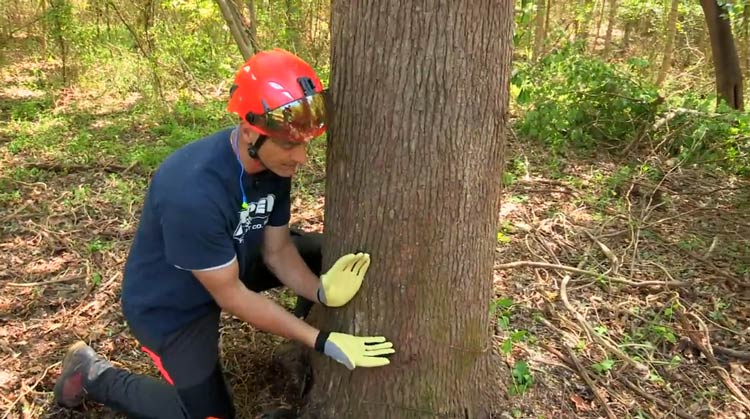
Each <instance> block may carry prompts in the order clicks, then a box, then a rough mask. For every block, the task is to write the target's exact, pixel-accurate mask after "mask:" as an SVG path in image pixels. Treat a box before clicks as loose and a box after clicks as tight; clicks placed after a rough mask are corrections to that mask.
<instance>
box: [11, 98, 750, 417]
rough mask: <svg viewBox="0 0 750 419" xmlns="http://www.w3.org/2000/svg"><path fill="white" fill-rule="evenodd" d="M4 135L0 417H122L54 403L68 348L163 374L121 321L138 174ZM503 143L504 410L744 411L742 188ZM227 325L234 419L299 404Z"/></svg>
mask: <svg viewBox="0 0 750 419" xmlns="http://www.w3.org/2000/svg"><path fill="white" fill-rule="evenodd" d="M11 100H17V98H13V97H12V96H11V94H10V93H9V91H8V90H7V89H6V91H5V93H3V96H2V97H0V102H3V103H8V102H9V101H11ZM3 106H4V105H3ZM5 110H7V108H6V109H5ZM8 120H9V119H8V117H7V115H5V116H3V119H2V121H3V123H7V122H8ZM16 140H17V138H15V137H14V135H13V134H12V133H10V132H9V131H8V130H5V131H4V132H3V134H0V179H1V180H2V182H1V183H0V186H2V190H0V192H2V193H4V194H10V195H12V196H13V199H9V200H6V201H0V202H3V204H2V206H0V225H1V226H2V230H0V287H1V288H0V289H1V291H0V419H3V418H79V417H87V418H109V417H119V416H118V415H116V414H115V413H113V412H111V411H109V410H107V409H104V408H102V407H101V406H98V405H96V404H85V405H84V406H82V407H81V408H80V409H77V410H75V411H66V410H62V409H60V408H58V407H56V406H53V404H52V403H51V402H52V393H51V391H52V388H53V386H54V382H55V379H56V378H57V376H58V374H59V371H60V360H61V358H62V355H63V353H64V351H65V348H66V347H67V346H68V345H69V344H70V343H72V342H74V341H75V340H77V339H83V340H85V341H86V342H88V343H89V344H90V345H92V346H93V347H94V348H95V349H96V351H97V352H99V353H100V354H101V355H103V356H105V357H107V358H108V359H110V360H112V362H113V363H115V364H116V365H118V366H122V367H126V368H128V369H131V370H133V371H136V372H141V373H146V374H152V375H154V376H156V375H157V371H156V369H155V368H154V367H153V366H152V364H151V362H150V360H149V359H148V357H147V356H146V355H145V354H143V353H142V352H141V351H140V350H139V347H138V345H137V342H136V341H135V340H134V338H133V337H132V336H131V335H130V333H129V332H128V330H127V328H126V326H125V324H124V321H123V317H122V314H121V313H120V310H119V291H120V282H121V279H122V273H121V271H122V267H123V263H124V260H125V258H126V255H127V251H128V248H129V245H130V242H131V240H132V238H133V234H134V231H135V227H136V225H137V222H138V214H139V211H140V209H139V205H140V202H141V201H140V200H141V199H142V198H141V196H140V193H139V192H140V191H142V189H143V187H144V186H145V184H146V181H147V178H148V174H147V173H142V172H140V171H138V170H131V169H132V168H131V167H124V168H123V167H116V166H114V165H113V166H108V167H104V168H103V167H102V166H101V165H98V166H97V165H91V166H86V165H67V166H66V165H63V164H61V163H60V162H53V161H51V162H44V161H43V160H42V161H40V159H39V158H38V155H35V154H34V153H31V152H24V151H21V152H18V151H17V150H12V149H11V144H13V143H14V141H16ZM507 149H508V168H507V171H508V173H509V174H508V175H507V176H504V180H505V181H506V183H507V184H508V186H507V187H506V190H505V192H504V197H503V205H502V209H501V211H500V214H499V215H500V224H499V226H498V230H499V233H498V245H497V250H496V256H497V257H496V266H495V286H496V295H497V302H496V304H495V305H494V313H495V315H496V316H495V317H496V318H497V326H496V328H495V329H496V335H495V340H496V342H497V350H498V352H499V353H501V354H502V358H503V359H504V362H505V364H506V366H507V368H508V369H509V370H511V371H514V372H517V373H518V374H517V375H515V382H509V383H507V388H510V389H514V390H515V391H514V392H513V394H507V395H506V397H507V400H508V406H509V407H508V409H507V411H506V412H498V417H503V418H542V417H543V418H559V417H565V418H574V417H575V418H599V417H609V418H615V417H617V418H620V417H637V418H663V417H682V418H693V417H697V418H738V419H740V418H747V417H748V415H750V401H748V398H749V397H750V343H749V341H750V320H748V318H749V316H750V287H749V284H750V241H749V239H748V238H749V237H750V212H749V209H750V183H748V182H747V181H746V180H741V179H736V178H732V177H727V176H724V175H719V174H717V173H714V172H711V171H708V170H705V169H701V168H696V167H689V166H684V165H681V164H679V163H675V162H674V161H667V162H665V161H662V160H660V159H658V158H657V157H651V158H648V159H647V158H645V157H642V158H641V160H642V161H643V162H646V163H647V164H648V165H647V167H646V166H644V165H642V166H640V169H638V170H635V171H629V172H627V173H624V172H623V171H622V169H621V167H622V164H621V165H615V164H613V163H611V160H612V159H611V158H610V157H608V156H588V157H585V158H584V157H581V156H577V157H574V156H568V157H564V158H561V157H556V158H555V159H551V157H550V156H549V155H546V154H545V149H544V148H543V147H540V146H535V145H532V144H526V143H523V142H520V141H518V140H515V139H512V140H511V143H510V144H509V147H507ZM19 168H24V170H25V172H23V173H21V174H19V170H18V169H19ZM307 179H308V180H309V179H312V177H308V178H307ZM309 182H318V183H319V182H320V179H319V178H317V179H314V180H309ZM80 185H86V189H85V193H84V192H81V188H80ZM297 186H298V187H297V188H296V189H295V191H296V193H298V195H299V196H298V197H297V199H296V200H295V203H294V209H293V212H294V217H293V223H295V224H297V225H299V226H300V227H302V228H303V229H306V230H318V231H319V230H321V229H322V221H323V204H324V202H323V198H322V197H321V196H320V193H319V190H318V189H319V188H318V189H316V188H314V187H311V184H310V183H301V184H298V185H297ZM121 188H125V189H121ZM302 190H304V196H303V194H302V192H300V191H302ZM311 191H312V192H311ZM272 296H273V297H274V298H277V299H278V300H279V301H281V302H282V303H283V304H288V300H289V299H288V297H287V296H285V295H284V294H282V293H275V294H273V295H272ZM223 324H224V326H223V329H222V354H223V359H224V362H225V366H226V371H227V376H228V379H229V382H230V383H231V385H232V387H233V391H234V394H235V398H236V404H237V408H238V411H239V412H241V417H247V418H254V417H259V415H260V414H261V412H263V411H264V410H265V409H267V408H270V407H276V406H279V405H284V404H287V403H294V402H295V397H293V396H290V394H289V391H288V389H287V388H286V385H285V382H284V381H283V378H282V377H284V374H283V371H280V369H279V366H278V365H277V364H276V363H275V362H274V353H275V351H276V350H277V349H278V348H279V347H280V344H281V343H282V341H281V340H280V339H278V338H274V337H272V336H270V335H268V334H265V333H259V332H257V331H255V330H253V329H252V328H250V327H249V326H247V325H244V324H242V323H241V322H239V321H237V320H234V319H231V318H228V317H226V318H225V319H224V323H223ZM524 365H525V366H527V368H526V369H524V368H523V366H524ZM498 391H505V389H504V388H503V389H502V390H500V389H499V390H498Z"/></svg>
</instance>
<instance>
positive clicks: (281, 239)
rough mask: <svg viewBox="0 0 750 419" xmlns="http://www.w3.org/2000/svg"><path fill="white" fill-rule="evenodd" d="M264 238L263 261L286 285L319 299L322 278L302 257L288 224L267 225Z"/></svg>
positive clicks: (306, 295)
mask: <svg viewBox="0 0 750 419" xmlns="http://www.w3.org/2000/svg"><path fill="white" fill-rule="evenodd" d="M264 234H265V236H264V238H263V261H264V262H265V264H266V266H267V267H268V269H270V270H271V272H273V274H274V275H276V277H277V278H278V279H279V281H281V282H282V283H283V284H284V285H286V286H287V287H289V288H291V289H292V290H293V291H294V292H295V293H296V294H297V295H301V296H303V297H305V298H307V299H308V300H310V301H315V302H317V301H318V288H320V278H318V276H317V275H315V273H314V272H313V271H311V270H310V268H309V267H308V266H307V264H306V263H305V260H304V259H302V256H300V254H299V252H298V251H297V247H296V246H295V245H294V242H293V241H292V238H291V235H290V234H289V227H288V226H286V225H285V226H279V227H272V226H266V228H265V233H264Z"/></svg>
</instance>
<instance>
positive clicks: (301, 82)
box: [54, 50, 394, 419]
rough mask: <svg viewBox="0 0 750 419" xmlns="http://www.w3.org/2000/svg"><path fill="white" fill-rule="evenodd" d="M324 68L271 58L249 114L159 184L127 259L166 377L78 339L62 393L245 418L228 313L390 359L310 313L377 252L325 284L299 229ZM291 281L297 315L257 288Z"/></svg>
mask: <svg viewBox="0 0 750 419" xmlns="http://www.w3.org/2000/svg"><path fill="white" fill-rule="evenodd" d="M323 93H324V91H323V86H322V84H321V82H320V80H319V78H318V76H317V75H316V74H315V71H314V70H313V69H312V67H310V65H308V64H307V63H305V62H304V61H303V60H301V59H300V58H299V57H296V56H295V55H293V54H291V53H288V52H286V51H283V50H273V51H267V52H260V53H258V54H256V55H254V56H253V57H251V58H250V59H249V60H248V61H247V62H246V63H245V64H244V65H243V66H242V67H241V68H240V69H239V71H238V72H237V74H236V76H235V80H234V86H233V87H232V90H231V97H230V100H229V104H228V110H229V111H230V112H233V113H235V114H237V115H238V116H239V117H240V120H241V122H240V123H239V125H238V126H237V127H236V128H234V129H227V130H223V131H220V132H218V133H216V134H214V135H211V136H209V137H206V138H204V139H202V140H199V141H196V142H193V143H191V144H188V145H186V146H185V147H183V148H181V149H180V150H177V151H176V152H174V153H173V154H172V155H171V156H169V157H168V158H167V159H166V160H165V161H164V162H163V163H162V165H161V166H160V167H159V169H158V170H157V171H156V173H155V174H154V176H153V179H152V180H151V183H150V185H149V190H148V193H147V195H146V199H145V202H144V208H143V213H142V215H141V219H140V223H139V226H138V231H137V233H136V236H135V239H134V241H133V244H132V248H131V250H130V254H129V257H128V260H127V262H126V264H125V274H124V281H123V286H122V306H123V313H124V315H125V318H126V320H127V322H128V325H129V327H130V330H131V331H132V333H133V335H134V336H135V337H136V338H137V339H138V341H139V342H140V344H141V345H142V347H143V350H144V351H145V352H146V353H147V354H148V355H149V356H150V357H151V358H152V359H153V361H154V363H155V364H156V366H157V367H158V369H159V370H160V372H161V374H162V376H163V378H164V380H163V381H162V380H157V379H154V378H151V377H147V376H142V375H136V374H133V373H130V372H128V371H125V370H122V369H119V368H115V367H114V366H112V365H111V364H110V363H109V362H108V361H106V360H104V359H102V358H101V357H99V356H97V355H96V354H95V353H94V351H93V349H91V348H90V347H89V346H87V345H86V344H85V343H83V342H78V343H76V344H74V345H72V346H71V347H70V348H69V350H68V353H67V354H66V356H65V359H64V360H63V365H62V373H61V375H60V377H59V379H58V381H57V383H56V385H55V389H54V394H55V399H56V401H57V402H58V403H59V404H61V405H63V406H67V407H75V406H77V405H79V404H80V403H81V402H82V401H83V399H84V396H85V397H86V398H87V399H89V400H93V401H97V402H100V403H103V404H105V405H107V406H109V407H111V408H113V409H116V410H119V411H122V412H125V413H127V414H128V415H130V416H135V417H141V418H183V417H188V418H200V419H204V418H222V419H223V418H232V417H234V414H235V412H234V408H233V404H232V398H231V396H230V393H229V391H228V390H227V386H226V383H225V381H224V377H223V373H222V366H221V362H220V359H219V348H218V344H219V317H220V312H221V310H225V311H227V312H229V313H231V314H233V315H234V316H236V317H237V318H239V319H241V320H244V321H246V322H247V323H249V324H251V325H253V326H254V327H256V328H258V329H260V330H263V331H266V332H270V333H274V334H277V335H279V336H283V337H285V338H288V339H291V340H295V341H299V342H301V343H303V344H305V345H307V346H308V347H311V348H315V350H317V351H318V352H321V353H323V354H325V355H327V356H329V357H331V358H333V359H334V360H336V361H338V362H340V363H342V364H344V365H345V366H346V367H347V368H349V369H353V368H355V367H358V366H359V367H375V366H383V365H386V364H388V363H389V361H388V359H387V358H385V357H384V355H388V354H392V353H394V349H393V345H392V344H391V343H390V342H387V341H386V340H385V338H383V337H356V336H351V335H347V334H343V333H328V332H325V331H319V330H317V329H315V328H314V327H312V326H310V325H309V324H307V323H305V322H304V320H302V318H304V317H305V315H306V313H307V311H309V308H310V305H311V304H312V303H311V301H318V302H320V303H322V304H324V305H327V306H330V307H339V306H342V305H344V304H346V303H347V302H348V301H349V300H351V298H352V297H354V295H355V294H356V293H357V291H358V290H359V288H360V285H361V283H362V279H363V278H364V276H365V274H366V272H367V269H368V267H369V265H370V255H368V254H366V253H362V252H358V253H352V254H348V255H343V256H342V257H341V258H339V259H338V261H337V262H336V263H335V264H334V266H333V267H332V268H331V269H330V270H328V271H327V272H326V273H325V274H323V275H322V276H321V277H320V278H319V277H318V275H319V274H320V269H321V255H320V238H319V237H315V236H308V235H299V234H296V235H293V234H290V230H289V227H288V222H289V218H290V189H291V180H290V177H291V176H292V175H294V173H295V171H296V168H297V167H298V166H299V165H301V164H303V163H304V162H305V149H306V144H307V142H308V141H309V140H311V139H312V138H314V137H317V136H319V135H321V134H322V133H323V132H324V131H325V129H326V118H325V106H324V100H323ZM282 284H283V285H286V286H288V287H289V288H291V289H292V290H293V291H294V292H295V293H297V295H298V296H300V299H299V300H298V305H297V308H296V309H295V314H297V316H295V315H293V314H291V313H289V312H288V311H286V310H285V309H284V308H282V307H281V306H279V305H277V304H276V303H274V302H273V301H271V300H269V299H267V298H265V297H264V296H262V295H260V294H258V292H260V291H263V290H266V289H269V288H272V287H276V286H281V285H282Z"/></svg>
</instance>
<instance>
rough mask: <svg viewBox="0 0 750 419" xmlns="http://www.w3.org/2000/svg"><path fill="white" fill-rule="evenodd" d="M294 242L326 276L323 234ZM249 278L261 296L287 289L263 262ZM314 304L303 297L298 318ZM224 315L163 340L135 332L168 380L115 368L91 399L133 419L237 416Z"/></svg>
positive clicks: (296, 236) (95, 388)
mask: <svg viewBox="0 0 750 419" xmlns="http://www.w3.org/2000/svg"><path fill="white" fill-rule="evenodd" d="M292 239H293V241H294V243H295V245H296V246H297V249H298V251H299V252H300V255H302V258H303V259H304V260H305V262H306V263H307V265H308V266H309V267H310V269H311V270H312V271H313V272H315V273H316V274H318V275H320V270H321V263H322V261H321V244H322V236H321V235H320V234H298V233H295V232H293V233H292ZM248 276H249V278H242V280H243V282H245V284H246V285H248V287H249V288H250V289H251V290H253V291H256V292H260V291H264V290H267V289H271V288H275V287H279V286H282V284H281V282H279V280H278V279H277V278H276V277H275V276H274V275H273V274H272V273H271V272H270V271H269V270H268V268H266V266H265V265H264V264H263V262H262V260H258V262H257V263H256V265H255V266H254V267H253V268H252V269H251V270H250V273H249V275H248ZM312 304H313V303H312V302H310V301H307V300H305V299H303V298H301V297H298V304H297V307H296V308H295V314H296V315H297V316H298V317H305V316H306V315H307V312H308V311H309V310H310V308H311V307H312ZM219 317H220V312H219V311H218V310H217V311H215V312H212V313H210V314H209V315H206V316H203V317H201V318H199V319H198V320H196V321H194V322H193V323H191V324H189V325H188V326H186V327H183V328H182V329H180V330H178V331H176V332H174V333H172V334H170V335H169V336H167V337H166V338H164V339H161V340H160V341H155V340H154V339H152V338H150V337H148V336H146V335H143V334H142V333H140V332H139V331H138V330H132V333H133V335H135V337H136V339H138V340H139V342H140V343H141V344H142V345H143V346H144V350H145V351H146V352H147V353H148V354H149V356H151V358H152V359H153V360H154V362H155V363H156V365H157V367H158V368H159V370H160V371H161V372H162V375H163V378H164V380H159V379H156V378H153V377H149V376H144V375H138V374H134V373H131V372H129V371H126V370H123V369H120V368H114V367H113V368H110V369H108V370H106V371H104V372H103V373H102V374H101V375H100V376H99V378H97V379H96V381H95V382H94V383H93V385H92V386H91V387H92V388H91V389H88V388H87V391H88V398H89V399H91V400H94V401H97V402H100V403H103V404H104V405H106V406H108V407H110V408H112V409H115V410H118V411H121V412H124V413H126V414H127V415H128V416H129V417H133V418H169V419H175V418H177V419H179V418H191V419H196V418H199V419H206V418H218V419H229V418H234V416H235V412H234V406H233V403H232V397H231V393H230V391H229V389H228V387H227V384H226V382H225V381H224V374H223V369H222V366H221V360H220V359H219Z"/></svg>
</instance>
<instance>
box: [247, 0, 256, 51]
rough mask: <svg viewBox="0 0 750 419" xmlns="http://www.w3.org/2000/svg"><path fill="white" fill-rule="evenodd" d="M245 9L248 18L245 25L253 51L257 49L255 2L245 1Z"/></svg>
mask: <svg viewBox="0 0 750 419" xmlns="http://www.w3.org/2000/svg"><path fill="white" fill-rule="evenodd" d="M247 11H248V14H249V16H248V19H249V22H248V24H247V25H245V26H246V27H247V33H248V36H249V37H250V45H251V46H252V47H253V51H257V50H258V49H259V47H258V20H257V19H256V18H255V2H254V1H253V0H248V2H247Z"/></svg>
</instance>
